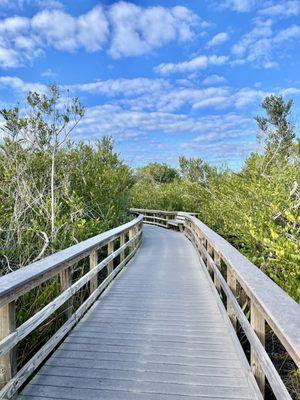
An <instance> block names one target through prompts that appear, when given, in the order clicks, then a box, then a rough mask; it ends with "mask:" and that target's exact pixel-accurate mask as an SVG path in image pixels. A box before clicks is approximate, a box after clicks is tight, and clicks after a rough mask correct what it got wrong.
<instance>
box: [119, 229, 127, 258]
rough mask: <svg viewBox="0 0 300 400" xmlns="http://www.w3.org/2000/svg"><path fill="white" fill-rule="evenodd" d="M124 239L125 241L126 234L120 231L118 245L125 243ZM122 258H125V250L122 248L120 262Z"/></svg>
mask: <svg viewBox="0 0 300 400" xmlns="http://www.w3.org/2000/svg"><path fill="white" fill-rule="evenodd" d="M125 241H126V234H125V233H122V234H121V235H120V247H121V246H123V245H124V244H125ZM124 259H125V250H123V251H122V252H121V253H120V262H122V261H123V260H124Z"/></svg>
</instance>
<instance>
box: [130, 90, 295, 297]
mask: <svg viewBox="0 0 300 400" xmlns="http://www.w3.org/2000/svg"><path fill="white" fill-rule="evenodd" d="M263 105H264V108H265V109H266V110H267V116H268V118H258V120H259V124H260V125H259V126H260V127H261V128H262V131H261V132H260V133H261V135H260V136H261V138H262V141H263V143H264V145H265V152H264V153H263V154H260V155H259V154H257V153H255V154H252V155H250V157H249V158H248V159H247V160H246V161H245V165H244V167H243V168H242V169H241V171H239V172H233V171H231V170H229V169H225V170H222V171H220V170H217V169H216V168H213V167H210V166H209V165H208V164H207V163H205V162H203V161H202V160H200V159H186V158H184V157H181V158H180V160H179V165H180V166H179V169H178V170H177V171H174V173H173V176H174V179H172V180H169V181H168V182H165V183H161V182H160V181H159V178H157V172H158V170H159V168H158V165H156V171H155V179H151V178H150V177H148V179H145V175H146V176H147V174H145V173H148V174H149V168H147V169H145V168H142V169H141V170H140V171H139V173H138V174H137V182H136V184H135V186H134V187H133V190H132V206H134V207H142V208H152V209H155V208H156V209H166V210H183V211H191V212H197V213H198V214H199V218H200V219H202V220H203V221H204V222H205V223H206V224H207V225H209V226H210V227H211V228H212V229H214V230H216V231H217V232H218V233H220V234H221V235H222V236H224V237H225V238H226V239H227V240H228V241H230V242H231V243H232V244H233V245H234V246H236V247H237V248H238V249H239V250H240V251H241V252H242V253H244V254H245V255H246V256H247V257H248V258H249V259H251V260H252V261H253V262H254V263H255V264H256V265H258V266H259V267H260V268H261V269H263V270H264V271H265V272H266V273H267V274H268V275H269V276H270V277H271V278H272V279H273V280H274V281H275V282H276V283H278V285H280V286H281V287H282V288H283V289H284V290H285V291H286V292H287V293H289V294H290V295H291V296H292V297H293V298H294V299H295V300H297V301H299V300H300V285H299V282H300V240H299V234H300V214H299V208H300V193H299V185H300V152H299V142H296V143H295V141H294V136H295V134H294V130H293V127H292V125H291V124H290V123H289V122H288V111H289V110H290V107H291V103H290V102H289V103H287V104H285V103H284V101H283V100H282V98H281V97H275V96H270V98H267V99H266V100H265V101H264V103H263ZM153 168H154V166H152V170H153ZM142 172H144V173H142ZM150 173H151V170H150ZM170 175H171V174H170ZM141 176H142V179H140V177H141Z"/></svg>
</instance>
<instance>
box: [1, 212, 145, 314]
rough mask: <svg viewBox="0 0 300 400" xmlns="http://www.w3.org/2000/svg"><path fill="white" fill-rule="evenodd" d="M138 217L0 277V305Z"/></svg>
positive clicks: (43, 279)
mask: <svg viewBox="0 0 300 400" xmlns="http://www.w3.org/2000/svg"><path fill="white" fill-rule="evenodd" d="M142 219H143V216H142V215H141V216H138V217H137V218H135V219H133V220H132V221H130V222H128V223H126V224H124V225H121V226H119V227H117V228H114V229H111V230H109V231H107V232H104V233H101V234H99V235H97V236H94V237H92V238H90V239H87V240H85V241H83V242H80V243H78V244H76V245H74V246H71V247H69V248H67V249H65V250H61V251H59V252H57V253H55V254H52V255H51V256H48V257H45V258H43V259H42V260H39V261H36V262H34V263H32V264H30V265H27V266H26V267H24V268H20V269H18V270H17V271H14V272H11V273H10V274H7V275H5V276H3V277H1V279H0V307H1V306H2V305H4V304H7V303H9V302H11V301H13V300H16V299H17V298H18V297H20V296H21V295H22V294H24V293H26V292H28V291H29V290H31V289H32V288H34V287H36V286H38V285H40V284H41V283H43V282H45V281H47V280H48V279H50V278H51V277H53V276H55V275H56V274H58V273H60V272H61V271H63V270H64V269H66V268H68V267H69V266H71V265H73V264H75V263H76V262H78V261H80V260H81V259H83V258H84V257H87V256H89V254H90V253H91V251H93V250H95V249H99V248H100V247H102V246H104V245H106V244H107V243H108V242H109V241H111V240H113V239H116V238H117V237H119V236H120V234H121V233H123V232H126V231H128V229H130V228H131V227H132V226H134V225H135V224H137V223H139V222H140V221H142Z"/></svg>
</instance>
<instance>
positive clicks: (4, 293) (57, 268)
mask: <svg viewBox="0 0 300 400" xmlns="http://www.w3.org/2000/svg"><path fill="white" fill-rule="evenodd" d="M142 220H143V216H142V215H139V216H138V217H137V218H135V219H134V220H133V221H130V222H128V223H127V224H124V225H122V226H119V227H118V228H114V229H111V230H110V231H107V232H104V233H102V234H100V235H97V236H95V237H93V238H91V239H88V240H85V241H84V242H81V243H79V244H77V245H75V246H72V247H69V248H68V249H65V250H62V251H60V252H58V253H56V254H53V255H51V256H49V257H46V258H45V259H43V260H40V261H38V262H35V263H33V264H31V265H28V266H27V267H24V268H22V269H21V270H19V271H15V272H12V273H10V274H8V275H6V276H4V277H2V278H1V279H0V298H1V301H2V303H1V306H2V307H1V308H0V317H1V321H0V323H1V330H0V334H1V336H0V378H1V387H2V390H1V391H0V399H10V398H12V397H13V396H14V394H15V393H16V392H17V391H18V389H19V388H20V386H21V385H22V384H23V383H24V382H25V381H26V379H27V378H28V377H29V376H30V375H31V374H32V373H33V372H34V371H35V369H36V368H37V367H38V366H39V365H40V364H41V363H42V362H43V360H44V359H45V358H46V357H47V356H48V355H49V353H50V352H51V351H52V350H53V349H54V348H55V346H56V345H57V344H58V343H59V342H60V341H61V340H62V339H63V337H64V336H65V335H66V334H67V333H68V331H69V330H70V329H72V327H73V326H74V325H75V324H76V322H77V321H78V319H79V318H81V317H82V316H83V314H84V313H85V312H86V310H87V309H88V308H89V307H90V306H91V305H92V304H93V302H94V301H95V300H96V298H97V297H98V296H99V295H100V294H101V292H102V291H103V290H104V289H105V288H106V287H107V285H108V284H109V283H110V282H111V280H112V279H113V278H114V277H115V276H116V275H117V273H118V272H119V271H120V270H121V269H122V268H123V267H124V265H125V264H126V263H127V262H128V261H129V260H130V258H131V257H132V256H133V255H134V254H135V252H136V251H137V249H138V247H139V244H140V241H141V235H142V229H141V226H142ZM127 236H128V239H127ZM116 239H120V240H119V241H118V248H117V249H115V248H114V243H115V241H116ZM105 245H107V256H106V257H105V259H104V260H102V261H101V262H99V263H98V253H97V252H98V251H99V250H100V249H101V248H102V247H103V246H105ZM127 251H128V255H127V256H126V253H125V252H127ZM88 256H89V260H90V270H89V271H88V272H87V273H85V274H84V275H83V276H82V277H80V278H79V279H77V281H75V282H74V283H73V282H72V279H71V275H72V273H71V269H72V267H73V266H74V264H75V263H76V262H78V261H79V260H81V259H83V258H85V257H88ZM117 257H119V258H118V259H119V264H118V266H117V267H116V268H114V264H113V261H114V260H115V259H116V258H117ZM104 268H107V277H106V279H104V281H103V282H101V283H100V284H99V285H98V274H99V272H100V271H102V270H103V269H104ZM23 272H24V274H23ZM57 274H60V281H61V294H60V295H58V296H57V297H56V298H55V299H54V300H52V301H51V302H50V303H48V304H47V305H46V306H45V307H43V308H42V309H41V310H39V311H38V312H36V313H35V314H34V315H33V316H31V318H29V319H28V320H27V321H25V322H24V323H23V324H22V325H20V326H19V327H16V326H15V311H14V310H15V300H16V299H18V297H20V296H21V295H22V294H24V293H26V292H28V291H29V290H31V289H33V288H34V287H36V286H38V285H40V284H41V283H43V282H46V281H47V280H49V279H50V278H52V277H54V276H55V275H57ZM88 283H89V284H90V295H89V297H88V298H87V299H86V300H84V301H83V303H82V304H81V305H80V306H79V308H78V309H77V310H76V311H75V312H74V313H73V314H72V303H70V304H71V307H69V304H68V303H69V302H70V301H71V299H72V298H73V296H74V295H75V294H76V293H78V291H79V290H80V289H82V288H83V287H84V286H85V285H87V284H88ZM65 304H66V305H68V307H67V308H66V316H67V321H66V322H65V323H64V324H63V326H62V327H61V328H60V329H59V330H58V331H57V332H56V333H55V334H54V335H53V336H52V337H51V338H50V339H49V341H48V342H47V343H46V344H45V345H44V346H43V347H42V348H41V349H40V350H38V352H37V353H36V354H35V355H34V356H33V357H32V358H31V359H30V360H29V361H28V362H27V363H26V364H25V365H24V366H23V367H22V368H21V369H20V370H19V371H17V372H16V363H15V361H14V360H15V357H14V354H15V348H16V345H18V343H19V342H20V341H21V340H23V339H24V338H26V337H27V336H28V335H29V334H30V333H31V332H33V331H34V330H35V329H36V328H37V327H39V326H40V325H41V324H42V323H43V322H44V321H45V320H47V319H48V318H49V317H50V316H51V315H52V314H53V313H54V312H55V311H57V310H58V309H59V308H60V307H62V306H64V309H65Z"/></svg>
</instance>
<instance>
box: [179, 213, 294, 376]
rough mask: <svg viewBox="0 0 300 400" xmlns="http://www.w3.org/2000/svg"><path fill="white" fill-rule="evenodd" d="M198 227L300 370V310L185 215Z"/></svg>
mask: <svg viewBox="0 0 300 400" xmlns="http://www.w3.org/2000/svg"><path fill="white" fill-rule="evenodd" d="M184 215H185V217H186V219H187V220H189V221H191V222H192V223H193V224H194V225H195V226H197V227H198V228H199V229H200V231H201V232H202V233H203V234H204V235H205V237H206V239H207V240H208V241H209V242H210V245H211V246H212V247H213V248H214V249H216V250H217V251H218V252H219V253H220V255H221V257H222V259H223V260H224V262H225V263H226V264H227V265H229V266H230V268H231V269H232V271H233V272H234V273H235V275H236V278H237V280H238V282H239V283H240V285H241V286H242V288H243V289H244V290H245V292H246V294H247V295H248V296H249V297H250V298H251V300H252V301H254V302H255V303H256V306H257V307H258V308H259V310H260V312H261V313H262V314H263V316H264V318H265V319H266V321H267V322H268V324H269V325H270V327H271V328H272V329H273V331H274V333H275V334H276V335H277V336H278V338H279V339H280V341H281V342H282V344H283V345H284V346H285V348H286V350H287V351H288V352H289V354H290V355H291V357H292V358H293V359H294V361H295V363H296V364H297V366H298V367H299V368H300V307H299V304H297V303H296V302H295V301H294V300H293V299H292V298H291V297H290V296H289V295H288V294H287V293H286V292H285V291H284V290H282V289H281V288H280V287H279V286H278V285H277V284H276V283H275V282H274V281H272V280H271V279H270V278H269V277H268V276H267V275H265V274H264V273H263V272H262V271H261V270H260V269H259V268H257V267H256V266H255V265H254V264H253V263H252V262H251V261H250V260H248V259H247V258H246V257H245V256H244V255H243V254H241V253H240V252H239V251H238V250H237V249H236V248H235V247H233V246H232V245H231V244H230V243H228V242H227V241H226V240H225V239H224V238H222V237H221V236H220V235H218V234H217V233H216V232H214V231H213V230H212V229H210V228H209V227H208V226H207V225H205V224H204V223H203V222H201V221H200V220H199V219H197V218H195V217H193V216H190V215H188V214H184Z"/></svg>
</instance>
